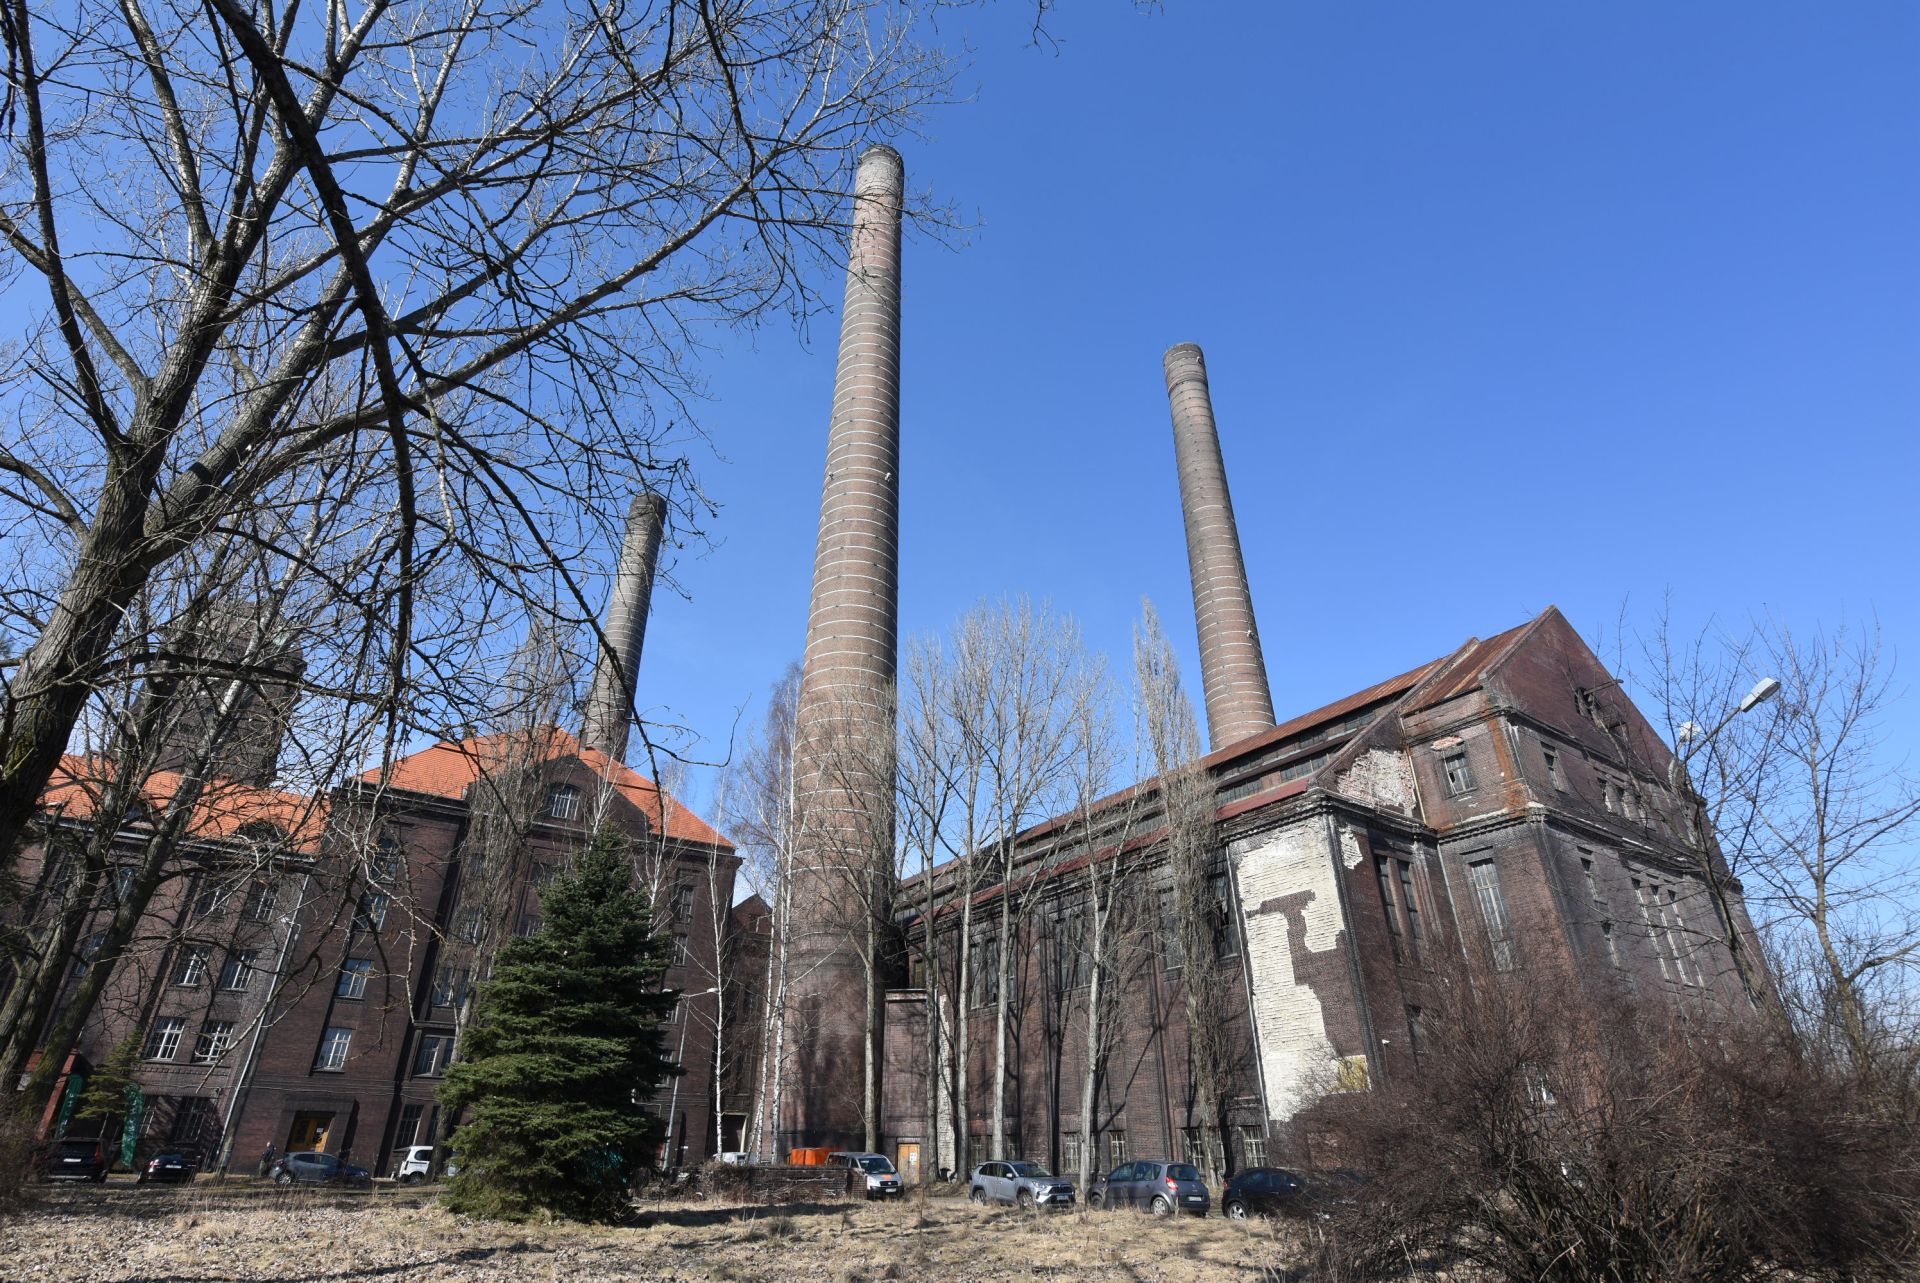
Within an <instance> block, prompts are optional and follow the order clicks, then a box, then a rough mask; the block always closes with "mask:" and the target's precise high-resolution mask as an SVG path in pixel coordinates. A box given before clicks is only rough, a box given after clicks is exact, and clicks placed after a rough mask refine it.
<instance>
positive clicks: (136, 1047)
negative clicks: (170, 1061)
mask: <svg viewBox="0 0 1920 1283" xmlns="http://www.w3.org/2000/svg"><path fill="white" fill-rule="evenodd" d="M139 1064H140V1035H139V1034H137V1033H136V1034H129V1035H128V1036H127V1038H126V1039H125V1040H124V1041H122V1042H121V1043H120V1045H119V1046H117V1047H115V1048H114V1049H113V1050H112V1051H110V1052H108V1053H107V1058H106V1059H105V1060H103V1061H101V1062H100V1064H98V1065H97V1066H95V1067H94V1071H93V1076H92V1077H91V1078H89V1079H87V1085H86V1086H85V1087H84V1088H83V1089H82V1090H81V1092H80V1099H79V1100H77V1101H75V1102H74V1106H73V1117H72V1118H71V1119H70V1120H68V1123H67V1132H68V1134H69V1135H73V1136H100V1137H102V1138H103V1139H105V1140H107V1141H108V1142H110V1143H109V1144H108V1146H107V1148H108V1149H109V1150H114V1149H116V1148H117V1142H118V1140H119V1137H118V1136H109V1135H107V1129H108V1127H109V1125H110V1124H114V1123H118V1122H121V1121H123V1120H124V1119H125V1118H126V1116H127V1105H128V1101H127V1089H128V1088H130V1087H132V1086H133V1085H134V1079H133V1075H134V1071H135V1070H136V1069H137V1068H138V1067H139Z"/></svg>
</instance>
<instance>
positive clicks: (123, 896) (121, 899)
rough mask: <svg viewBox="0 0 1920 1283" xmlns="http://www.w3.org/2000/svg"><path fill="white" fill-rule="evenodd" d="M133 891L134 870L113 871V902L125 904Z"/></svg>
mask: <svg viewBox="0 0 1920 1283" xmlns="http://www.w3.org/2000/svg"><path fill="white" fill-rule="evenodd" d="M132 891H133V870H132V869H130V868H126V869H115V870H114V871H113V902H114V903H115V904H125V903H126V902H127V896H128V895H129V894H130V893H131V892H132Z"/></svg>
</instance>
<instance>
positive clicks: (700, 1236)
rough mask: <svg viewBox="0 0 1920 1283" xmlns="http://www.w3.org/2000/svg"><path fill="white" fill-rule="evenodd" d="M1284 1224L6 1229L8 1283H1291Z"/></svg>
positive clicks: (328, 1201) (928, 1220) (307, 1201)
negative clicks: (242, 1282) (78, 1282)
mask: <svg viewBox="0 0 1920 1283" xmlns="http://www.w3.org/2000/svg"><path fill="white" fill-rule="evenodd" d="M1295 1259H1296V1253H1295V1251H1294V1250H1293V1246H1292V1243H1291V1241H1290V1239H1289V1238H1288V1231H1287V1230H1286V1229H1285V1228H1280V1229H1275V1228H1270V1227H1267V1226H1264V1225H1260V1224H1251V1225H1248V1224H1239V1223H1234V1222H1228V1221H1223V1220H1221V1219H1219V1218H1217V1217H1215V1218H1210V1219H1208V1220H1204V1221H1195V1220H1183V1221H1177V1222H1162V1221H1154V1220H1152V1219H1150V1218H1148V1217H1145V1216H1140V1215H1137V1214H1130V1213H1119V1212H1114V1213H1093V1214H1086V1215H1082V1214H1077V1213H1068V1214H1065V1215H1057V1214H1056V1215H1038V1214H1032V1213H1025V1212H1019V1211H1016V1210H1013V1209H1010V1208H1008V1209H995V1210H986V1209H979V1208H973V1207H969V1206H967V1205H965V1204H962V1203H946V1202H928V1203H920V1204H916V1203H906V1204H895V1205H890V1206H865V1205H855V1206H840V1205H831V1206H828V1205H820V1206H803V1207H795V1208H778V1209H767V1208H743V1207H715V1206H711V1205H700V1204H694V1205H684V1204H683V1205H669V1204H661V1205H657V1206H655V1207H651V1208H649V1209H648V1210H647V1211H646V1212H645V1214H644V1215H643V1216H642V1218H641V1221H640V1223H639V1224H638V1225H636V1226H631V1227H622V1228H604V1227H593V1226H578V1225H550V1226H504V1225H496V1224H488V1223H484V1222H478V1221H471V1220H467V1219H465V1218H463V1217H457V1216H454V1215H452V1214H450V1213H448V1212H446V1211H444V1210H442V1209H441V1208H440V1207H438V1206H437V1205H435V1204H434V1203H433V1202H432V1200H431V1199H430V1198H424V1197H418V1196H412V1197H409V1196H400V1197H393V1196H385V1195H376V1196H373V1197H368V1196H365V1195H362V1196H359V1197H352V1196H340V1195H301V1194H293V1195H279V1196H275V1195H265V1196H260V1195H255V1196H251V1197H235V1196H232V1195H229V1194H209V1193H207V1192H204V1191H201V1190H184V1191H172V1190H135V1189H131V1188H127V1189H112V1188H110V1189H108V1190H104V1191H94V1190H84V1191H75V1192H72V1193H65V1192H63V1193H60V1194H56V1195H54V1196H53V1197H52V1198H50V1199H49V1200H48V1202H47V1203H46V1204H45V1205H44V1206H42V1207H41V1208H40V1209H39V1210H38V1211H37V1212H33V1213H30V1214H29V1215H28V1216H27V1217H25V1218H24V1219H22V1220H20V1221H18V1222H15V1223H13V1224H10V1225H7V1226H4V1227H0V1277H5V1278H7V1279H32V1278H45V1279H54V1278H63V1277H76V1276H80V1275H84V1276H85V1277H87V1278H89V1279H93V1280H98V1281H99V1283H119V1281H122V1280H128V1281H130V1280H148V1279H161V1278H164V1279H166V1280H168V1281H169V1283H212V1281H213V1280H228V1279H248V1280H251V1279H274V1280H284V1281H286V1283H294V1281H297V1280H307V1281H310V1283H317V1281H319V1280H351V1279H380V1280H416V1279H419V1280H469V1281H473V1283H495V1281H504V1280H552V1279H595V1280H598V1279H609V1280H612V1279H648V1280H655V1279H672V1280H688V1281H689V1283H691V1281H692V1280H729V1281H730V1283H760V1281H761V1280H765V1281H766V1283H776V1281H777V1283H815V1281H819V1283H881V1281H883V1280H916V1281H918V1280H925V1281H927V1283H968V1281H971V1280H985V1279H992V1280H1009V1281H1014V1283H1079V1281H1080V1280H1089V1281H1091V1280H1103V1281H1104V1280H1114V1279H1117V1280H1129V1281H1134V1283H1202V1281H1203V1280H1204V1281H1206V1283H1239V1281H1242V1280H1245V1281H1247V1283H1280V1281H1281V1280H1285V1279H1288V1278H1289V1277H1291V1276H1290V1273H1289V1270H1288V1268H1287V1267H1288V1266H1290V1265H1291V1264H1293V1263H1294V1261H1295Z"/></svg>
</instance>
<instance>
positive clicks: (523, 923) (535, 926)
mask: <svg viewBox="0 0 1920 1283" xmlns="http://www.w3.org/2000/svg"><path fill="white" fill-rule="evenodd" d="M540 924H541V917H540V915H539V914H537V913H523V914H521V915H520V916H519V917H518V918H516V919H514V923H513V934H515V935H517V936H521V937H523V938H524V937H526V936H531V935H539V934H540Z"/></svg>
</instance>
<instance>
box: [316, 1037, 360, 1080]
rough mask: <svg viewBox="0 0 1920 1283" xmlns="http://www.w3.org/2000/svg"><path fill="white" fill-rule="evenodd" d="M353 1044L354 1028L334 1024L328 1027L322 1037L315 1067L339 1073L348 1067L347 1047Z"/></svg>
mask: <svg viewBox="0 0 1920 1283" xmlns="http://www.w3.org/2000/svg"><path fill="white" fill-rule="evenodd" d="M352 1045H353V1030H351V1029H342V1028H340V1027H339V1026H337V1025H336V1026H334V1027H333V1028H331V1029H328V1030H327V1032H326V1033H325V1034H324V1035H322V1036H321V1039H320V1055H319V1057H318V1058H317V1059H316V1060H315V1061H314V1062H313V1067H314V1068H315V1069H322V1070H326V1071H327V1072H329V1073H338V1072H339V1071H340V1070H342V1069H345V1068H346V1067H347V1048H349V1047H351V1046H352Z"/></svg>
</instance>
